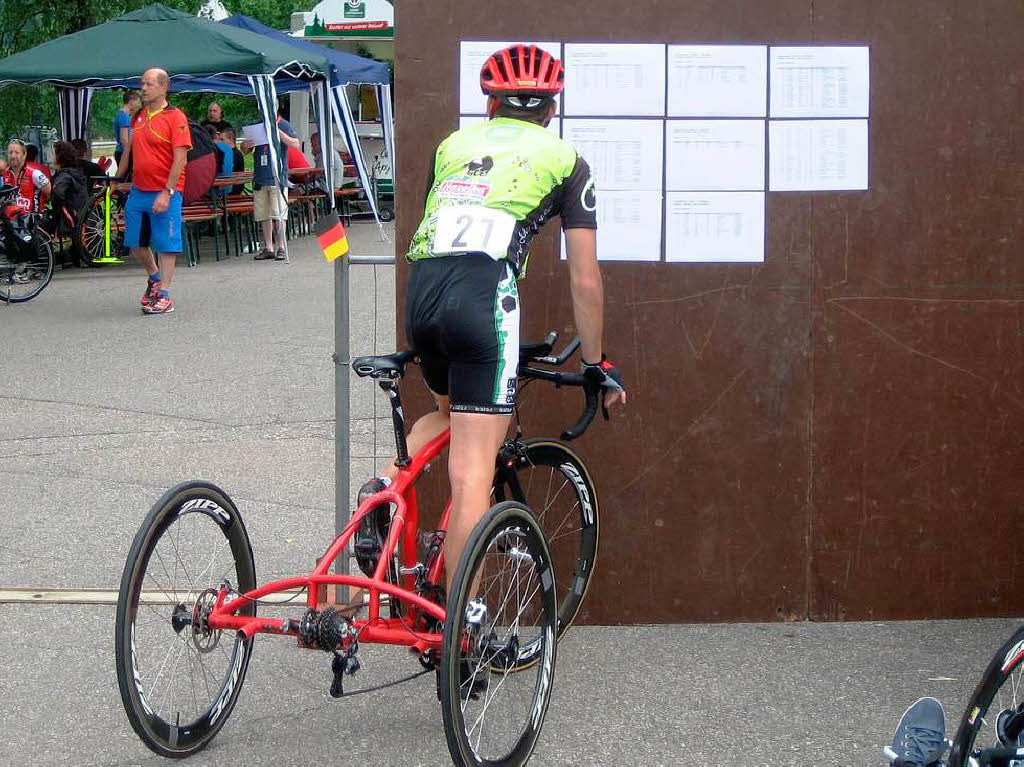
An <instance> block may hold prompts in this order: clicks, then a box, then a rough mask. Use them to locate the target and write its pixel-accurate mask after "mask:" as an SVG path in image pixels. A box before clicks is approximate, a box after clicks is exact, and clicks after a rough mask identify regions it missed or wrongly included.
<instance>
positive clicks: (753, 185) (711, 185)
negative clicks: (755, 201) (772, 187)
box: [665, 120, 765, 191]
mask: <svg viewBox="0 0 1024 767" xmlns="http://www.w3.org/2000/svg"><path fill="white" fill-rule="evenodd" d="M764 122H765V121H764V120H669V121H668V123H667V126H666V146H665V163H666V166H665V168H666V172H665V183H666V187H665V188H666V189H667V190H668V191H692V190H711V189H717V190H735V191H740V190H750V191H763V190H764V161H765V160H764V142H765V134H764Z"/></svg>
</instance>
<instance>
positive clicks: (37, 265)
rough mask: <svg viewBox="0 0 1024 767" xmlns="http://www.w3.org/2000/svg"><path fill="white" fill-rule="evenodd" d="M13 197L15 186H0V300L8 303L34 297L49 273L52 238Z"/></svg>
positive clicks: (49, 277)
mask: <svg viewBox="0 0 1024 767" xmlns="http://www.w3.org/2000/svg"><path fill="white" fill-rule="evenodd" d="M17 197H18V187H16V186H2V187H0V301H4V302H7V303H12V304H16V303H22V302H24V301H30V300H31V299H33V298H35V297H36V296H38V295H39V294H40V293H42V292H43V289H44V288H46V286H47V285H49V284H50V279H51V278H52V277H53V240H52V239H51V238H50V235H49V234H47V233H46V232H45V231H44V230H43V229H42V227H40V226H39V214H38V213H27V212H25V210H24V209H23V208H21V207H19V206H18V205H17V203H16V200H17Z"/></svg>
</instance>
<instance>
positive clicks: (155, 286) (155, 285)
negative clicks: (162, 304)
mask: <svg viewBox="0 0 1024 767" xmlns="http://www.w3.org/2000/svg"><path fill="white" fill-rule="evenodd" d="M159 293H160V283H159V282H153V281H152V280H146V292H145V293H143V294H142V299H141V300H140V301H139V304H140V305H141V306H142V308H143V309H145V308H146V307H147V306H148V305H149V304H151V303H153V302H154V301H155V300H156V299H157V296H158V295H159Z"/></svg>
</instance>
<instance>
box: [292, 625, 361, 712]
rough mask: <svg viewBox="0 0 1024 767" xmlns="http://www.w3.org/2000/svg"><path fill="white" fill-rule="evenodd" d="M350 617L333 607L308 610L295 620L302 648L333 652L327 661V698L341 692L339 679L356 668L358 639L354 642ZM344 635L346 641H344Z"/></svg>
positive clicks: (341, 684)
mask: <svg viewBox="0 0 1024 767" xmlns="http://www.w3.org/2000/svg"><path fill="white" fill-rule="evenodd" d="M357 633H358V632H357V631H356V629H355V627H354V626H353V625H352V620H351V619H350V618H348V617H346V616H344V615H342V614H340V613H339V612H338V611H337V610H334V609H333V608H332V609H327V610H324V611H323V612H320V611H318V610H313V609H309V610H307V611H306V614H305V615H304V616H303V617H302V621H301V622H300V623H299V641H300V642H301V643H302V644H303V645H305V646H306V647H313V648H319V649H321V650H324V651H326V652H329V653H333V654H334V658H333V659H332V660H331V673H332V674H333V675H334V679H333V681H332V682H331V697H332V698H340V697H341V696H342V695H344V694H345V690H344V684H343V680H344V678H345V675H346V674H348V675H349V676H351V675H352V674H354V673H356V672H357V671H358V670H359V659H358V658H357V657H356V653H357V652H359V642H357V641H356V638H355V637H356V634H357ZM346 638H347V639H348V640H349V641H347V642H346V641H345V640H346Z"/></svg>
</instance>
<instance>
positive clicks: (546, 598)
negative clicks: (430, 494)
mask: <svg viewBox="0 0 1024 767" xmlns="http://www.w3.org/2000/svg"><path fill="white" fill-rule="evenodd" d="M556 613H557V608H556V604H555V587H554V572H553V571H552V569H551V559H550V555H549V553H548V548H547V545H546V544H545V542H544V535H543V533H542V532H541V530H540V528H539V527H538V526H537V523H536V521H535V520H534V518H533V516H532V515H531V514H530V511H529V509H527V508H526V507H525V506H523V505H522V504H520V503H516V502H515V501H506V502H504V503H499V504H498V505H496V506H493V507H491V509H490V510H488V511H487V513H486V514H484V516H483V518H482V519H481V520H480V521H479V522H478V523H477V524H476V526H475V527H474V528H473V532H472V533H471V534H470V536H469V539H468V540H467V542H466V547H465V549H463V551H462V556H461V557H460V558H459V565H458V568H457V569H456V571H455V577H454V578H453V579H452V591H451V594H449V595H448V604H447V606H446V608H445V621H444V640H443V646H442V650H441V667H440V669H439V675H440V692H441V713H442V716H443V718H444V731H445V736H446V738H447V740H448V750H449V752H450V753H451V757H452V761H453V762H454V763H455V764H456V765H459V767H465V766H467V765H472V766H473V767H475V766H476V765H495V766H497V765H521V764H525V763H526V761H527V760H528V759H529V758H530V755H531V754H532V753H533V749H534V747H535V746H536V744H537V738H538V737H539V735H540V730H541V726H542V725H543V723H544V715H545V713H546V712H547V708H548V702H549V701H550V699H551V684H552V678H553V676H554V672H555V649H556V644H557V641H558V640H557V638H556V625H557V616H556ZM531 645H538V646H539V648H540V649H539V653H538V656H539V659H540V662H539V663H537V664H536V665H535V666H534V667H533V668H532V669H528V670H527V669H522V668H521V667H520V665H519V654H520V652H521V650H522V648H524V647H527V646H531Z"/></svg>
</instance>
